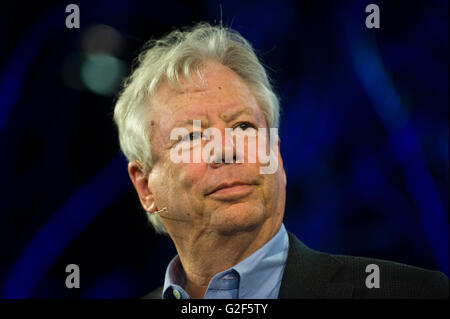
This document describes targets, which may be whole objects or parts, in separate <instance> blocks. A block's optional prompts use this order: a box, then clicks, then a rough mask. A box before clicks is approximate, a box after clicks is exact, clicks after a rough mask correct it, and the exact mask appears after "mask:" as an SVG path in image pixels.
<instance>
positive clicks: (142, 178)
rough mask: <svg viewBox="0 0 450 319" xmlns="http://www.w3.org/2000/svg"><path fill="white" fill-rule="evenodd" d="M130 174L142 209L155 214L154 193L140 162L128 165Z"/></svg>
mask: <svg viewBox="0 0 450 319" xmlns="http://www.w3.org/2000/svg"><path fill="white" fill-rule="evenodd" d="M128 174H129V175H130V178H131V181H132V182H133V185H134V188H135V189H136V192H137V194H138V196H139V200H140V201H141V205H142V207H143V208H144V209H145V210H146V211H147V212H148V213H154V212H155V211H156V205H155V199H154V196H153V193H152V191H151V190H150V188H149V186H148V174H145V173H144V170H143V168H142V166H141V164H140V163H139V162H138V161H133V162H130V163H128Z"/></svg>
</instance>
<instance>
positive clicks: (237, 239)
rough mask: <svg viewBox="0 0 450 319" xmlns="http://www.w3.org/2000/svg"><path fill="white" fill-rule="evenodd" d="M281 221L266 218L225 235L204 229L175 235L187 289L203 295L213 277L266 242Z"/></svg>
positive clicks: (190, 292) (197, 295)
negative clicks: (252, 225) (255, 226)
mask: <svg viewBox="0 0 450 319" xmlns="http://www.w3.org/2000/svg"><path fill="white" fill-rule="evenodd" d="M280 225H281V221H279V222H277V223H273V222H272V223H271V222H270V220H266V223H264V224H263V225H262V226H261V227H258V228H255V229H253V230H251V231H246V232H238V233H233V234H227V235H223V234H220V233H217V232H212V231H211V232H210V231H205V230H203V231H201V232H199V233H196V234H190V236H186V237H185V236H183V238H181V237H175V238H173V239H174V243H175V246H176V248H177V251H178V255H179V257H180V260H181V263H182V265H183V269H184V271H185V273H186V284H185V287H184V289H185V290H186V292H187V293H188V294H189V296H190V297H191V298H203V296H204V294H205V292H206V290H207V288H208V285H209V282H210V280H211V278H212V277H213V276H214V275H215V274H217V273H219V272H222V271H224V270H227V269H229V268H231V267H233V266H234V265H236V264H238V263H239V262H241V261H242V260H244V259H245V258H247V257H248V256H250V255H251V254H252V253H254V252H255V251H256V250H258V249H259V248H261V247H262V246H263V245H264V244H265V243H267V242H268V241H269V240H270V239H271V238H272V237H273V236H274V235H275V234H276V233H277V232H278V230H279V228H280Z"/></svg>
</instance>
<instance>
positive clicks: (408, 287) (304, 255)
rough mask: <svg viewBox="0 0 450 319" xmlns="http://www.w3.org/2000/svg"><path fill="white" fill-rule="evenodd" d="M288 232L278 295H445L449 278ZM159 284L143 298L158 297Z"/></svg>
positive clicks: (310, 296) (160, 288) (424, 296)
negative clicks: (331, 249) (370, 284)
mask: <svg viewBox="0 0 450 319" xmlns="http://www.w3.org/2000/svg"><path fill="white" fill-rule="evenodd" d="M288 234H289V252H288V257H287V260H286V267H285V269H284V273H283V279H282V281H281V287H280V292H279V295H278V298H280V299H281V298H317V299H323V298H331V299H340V298H355V299H358V298H363V299H366V298H382V299H384V298H448V297H449V286H448V278H447V277H446V276H445V275H444V274H443V273H441V272H438V271H430V270H425V269H421V268H417V267H413V266H408V265H404V264H400V263H395V262H390V261H386V260H380V259H374V258H363V257H352V256H343V255H330V254H326V253H322V252H318V251H315V250H313V249H311V248H308V247H307V246H306V245H305V244H303V243H302V242H301V241H300V240H299V239H298V238H297V237H295V235H293V234H292V233H290V232H288ZM369 264H376V265H377V266H378V267H379V274H380V280H379V282H380V287H379V288H371V289H369V288H367V287H366V277H367V276H368V275H369V273H366V266H367V265H369ZM162 289H163V287H162V286H161V287H159V288H157V289H155V290H153V291H152V292H150V293H149V294H147V295H145V296H144V297H143V298H144V299H160V298H161V294H162Z"/></svg>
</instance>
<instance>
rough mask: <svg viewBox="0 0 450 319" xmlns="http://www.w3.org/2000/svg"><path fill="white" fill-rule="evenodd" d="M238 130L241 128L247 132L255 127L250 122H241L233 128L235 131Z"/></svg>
mask: <svg viewBox="0 0 450 319" xmlns="http://www.w3.org/2000/svg"><path fill="white" fill-rule="evenodd" d="M236 128H240V129H241V130H243V131H245V130H246V129H248V128H255V127H254V126H253V125H252V124H251V123H249V122H241V123H238V124H237V125H235V126H234V127H233V129H236Z"/></svg>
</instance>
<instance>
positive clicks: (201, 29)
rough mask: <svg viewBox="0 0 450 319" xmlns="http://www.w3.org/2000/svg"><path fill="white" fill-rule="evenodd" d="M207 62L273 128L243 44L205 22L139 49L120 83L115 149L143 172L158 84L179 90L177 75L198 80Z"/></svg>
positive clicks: (266, 90)
mask: <svg viewBox="0 0 450 319" xmlns="http://www.w3.org/2000/svg"><path fill="white" fill-rule="evenodd" d="M206 59H213V60H215V61H217V62H219V63H221V64H222V65H224V66H226V67H228V68H229V69H231V70H233V71H234V72H235V73H237V74H238V75H239V76H240V77H241V78H242V79H243V80H244V81H245V82H246V83H247V85H248V87H249V88H250V90H251V91H252V93H253V94H254V95H255V98H256V100H257V101H258V103H259V105H260V107H261V109H262V111H263V113H264V117H265V120H266V123H267V126H268V127H278V125H279V113H280V106H279V100H278V97H277V95H276V94H275V93H274V91H273V89H272V85H271V83H270V80H269V77H268V75H267V73H266V70H265V69H264V67H263V65H262V64H261V63H260V61H259V60H258V57H257V56H256V54H255V52H254V51H253V48H252V46H251V45H250V43H249V42H248V41H247V40H245V39H244V38H243V37H242V36H241V35H240V34H239V33H238V32H237V31H235V30H232V29H230V28H226V27H223V26H222V25H220V26H211V25H209V24H207V23H199V24H197V25H196V26H194V27H192V28H188V29H183V30H175V31H172V32H171V33H170V34H168V35H166V36H165V37H163V38H161V39H159V40H150V41H149V42H147V43H146V44H145V45H144V48H143V50H142V52H141V53H140V54H139V56H138V58H137V61H136V64H137V67H136V68H135V69H134V71H133V72H132V74H131V75H130V76H129V77H128V78H127V79H126V80H125V82H124V87H123V89H122V91H121V93H120V94H119V97H118V99H117V102H116V105H115V109H114V121H115V123H116V125H117V127H118V130H119V141H120V148H121V150H122V152H123V153H124V154H125V156H126V158H127V159H128V161H129V162H131V161H135V160H138V161H140V162H141V163H143V165H144V167H143V170H144V172H146V173H147V172H149V169H150V167H151V165H152V152H151V145H150V136H149V131H148V123H149V118H148V115H147V114H148V108H150V107H151V103H149V100H150V98H151V97H153V96H154V95H155V92H156V90H157V88H158V86H159V85H160V84H161V83H163V82H168V83H169V84H170V85H172V86H174V87H177V88H180V85H179V84H180V75H181V76H183V78H185V79H188V80H190V79H191V77H190V76H191V74H192V73H193V72H195V73H197V74H198V75H200V77H201V67H202V62H203V61H204V60H206ZM148 216H149V220H150V222H151V223H152V225H153V227H154V228H155V231H156V232H157V233H162V234H164V233H165V234H167V231H166V229H165V227H164V225H163V223H162V222H161V218H160V216H159V214H148Z"/></svg>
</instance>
